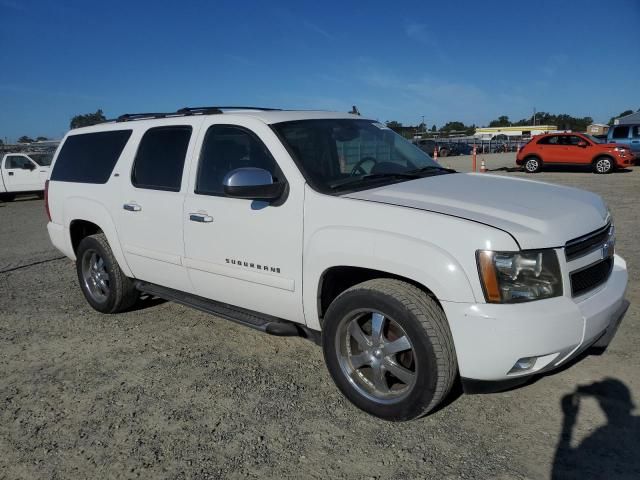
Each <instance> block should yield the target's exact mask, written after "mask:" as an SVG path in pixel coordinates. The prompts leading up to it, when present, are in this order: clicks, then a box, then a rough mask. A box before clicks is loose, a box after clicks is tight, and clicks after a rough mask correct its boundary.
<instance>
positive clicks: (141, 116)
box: [104, 107, 281, 123]
mask: <svg viewBox="0 0 640 480" xmlns="http://www.w3.org/2000/svg"><path fill="white" fill-rule="evenodd" d="M223 110H261V111H265V112H272V111H280V110H281V109H280V108H264V107H184V108H181V109H179V110H176V111H175V112H152V113H125V114H123V115H120V116H119V117H117V118H116V119H111V120H106V122H104V123H109V122H130V121H132V120H150V119H155V118H168V117H182V116H189V115H217V114H221V113H224V112H223Z"/></svg>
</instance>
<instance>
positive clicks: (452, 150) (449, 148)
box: [414, 138, 466, 157]
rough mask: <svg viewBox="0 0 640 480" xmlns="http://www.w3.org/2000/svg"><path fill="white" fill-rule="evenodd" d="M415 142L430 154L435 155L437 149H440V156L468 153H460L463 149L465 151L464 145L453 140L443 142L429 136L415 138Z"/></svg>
mask: <svg viewBox="0 0 640 480" xmlns="http://www.w3.org/2000/svg"><path fill="white" fill-rule="evenodd" d="M414 143H415V144H416V145H417V146H418V148H420V149H421V150H422V151H424V152H426V153H427V154H428V155H430V156H433V154H434V152H435V151H436V149H437V150H438V156H439V157H449V156H454V155H466V154H463V153H460V152H461V151H464V147H462V146H458V144H455V143H451V142H442V141H436V140H432V139H427V138H420V139H417V140H415V141H414Z"/></svg>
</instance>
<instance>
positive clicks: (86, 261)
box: [76, 233, 138, 313]
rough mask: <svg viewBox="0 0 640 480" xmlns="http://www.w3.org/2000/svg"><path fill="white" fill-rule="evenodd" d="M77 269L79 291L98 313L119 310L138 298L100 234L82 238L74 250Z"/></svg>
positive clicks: (129, 280)
mask: <svg viewBox="0 0 640 480" xmlns="http://www.w3.org/2000/svg"><path fill="white" fill-rule="evenodd" d="M76 271H77V274H78V281H79V282H80V288H81V289H82V293H84V296H85V298H86V299H87V302H89V305H91V306H92V307H93V308H94V309H95V310H97V311H98V312H101V313H118V312H121V311H123V310H126V309H128V308H130V307H131V306H133V304H134V303H135V302H136V300H137V299H138V291H137V290H136V288H135V286H134V285H133V282H132V281H131V279H129V278H127V276H126V275H125V274H124V273H123V272H122V270H120V266H119V265H118V262H117V261H116V258H115V257H114V255H113V252H112V251H111V247H109V242H107V238H106V237H105V235H104V234H103V233H99V234H96V235H90V236H88V237H85V238H83V239H82V241H81V242H80V245H78V251H77V252H76Z"/></svg>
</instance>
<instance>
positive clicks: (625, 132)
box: [613, 127, 629, 138]
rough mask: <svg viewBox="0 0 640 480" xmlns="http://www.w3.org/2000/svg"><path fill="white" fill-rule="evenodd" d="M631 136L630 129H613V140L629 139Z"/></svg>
mask: <svg viewBox="0 0 640 480" xmlns="http://www.w3.org/2000/svg"><path fill="white" fill-rule="evenodd" d="M628 136H629V127H616V128H614V129H613V138H627V137H628Z"/></svg>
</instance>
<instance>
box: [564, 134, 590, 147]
mask: <svg viewBox="0 0 640 480" xmlns="http://www.w3.org/2000/svg"><path fill="white" fill-rule="evenodd" d="M567 138H568V139H569V145H578V144H579V143H580V142H582V143H586V140H585V139H584V138H580V137H578V136H576V135H571V136H570V137H567Z"/></svg>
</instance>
